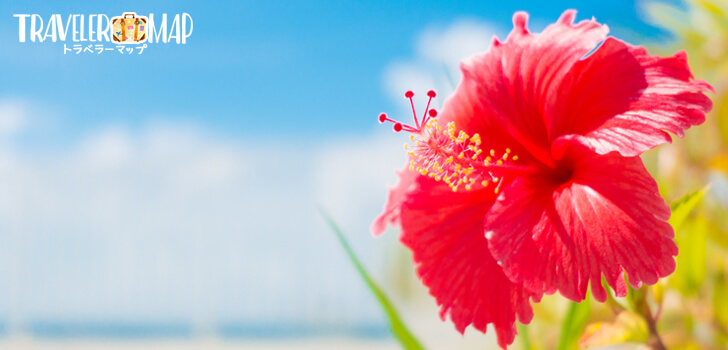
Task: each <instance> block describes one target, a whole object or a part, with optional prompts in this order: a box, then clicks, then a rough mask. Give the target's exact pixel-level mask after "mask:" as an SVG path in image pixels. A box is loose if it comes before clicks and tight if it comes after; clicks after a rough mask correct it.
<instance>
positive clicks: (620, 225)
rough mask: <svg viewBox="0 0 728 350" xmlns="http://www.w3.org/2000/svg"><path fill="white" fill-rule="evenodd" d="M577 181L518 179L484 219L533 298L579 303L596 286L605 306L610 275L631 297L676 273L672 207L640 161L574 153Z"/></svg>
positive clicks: (513, 274) (492, 241) (501, 255)
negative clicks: (633, 290)
mask: <svg viewBox="0 0 728 350" xmlns="http://www.w3.org/2000/svg"><path fill="white" fill-rule="evenodd" d="M566 156H567V159H568V160H570V161H572V162H573V169H574V172H573V175H572V177H571V179H570V180H568V181H567V182H566V183H564V184H563V185H559V184H556V183H555V182H554V181H548V180H544V179H543V178H519V179H517V180H515V181H514V182H513V183H512V184H511V185H510V186H509V187H507V188H506V189H505V190H504V192H503V194H502V195H501V197H499V199H498V201H497V202H496V203H495V204H494V205H493V207H492V209H491V211H490V212H489V213H488V216H487V217H486V225H485V228H486V231H487V234H486V236H487V237H489V247H490V251H491V253H492V254H493V256H494V257H495V258H496V259H497V260H498V261H499V262H501V263H502V266H503V267H504V271H505V273H506V274H507V275H508V277H509V278H510V279H511V280H512V281H514V282H516V283H523V286H524V287H526V288H529V289H531V290H533V291H535V292H545V293H553V292H554V291H556V290H558V291H560V292H561V294H563V295H564V296H565V297H567V298H569V299H571V300H574V301H580V300H583V299H584V297H585V295H586V290H587V284H588V283H589V282H591V287H592V293H593V294H594V296H595V298H596V299H597V300H599V301H604V300H605V299H606V294H605V291H604V289H603V288H602V286H601V276H602V274H603V275H604V276H605V278H606V280H607V282H608V283H609V285H610V286H612V288H614V289H616V290H617V294H619V295H624V294H625V293H626V290H625V286H624V282H623V281H622V279H621V278H622V271H624V272H626V273H627V275H628V278H629V282H630V284H632V285H633V286H634V287H639V285H640V284H641V283H642V282H644V283H647V284H654V283H655V282H657V279H658V278H660V277H664V276H667V275H669V274H670V273H672V271H673V270H674V269H675V261H674V259H673V256H675V255H677V247H676V246H675V243H674V242H673V240H672V238H673V230H672V228H671V227H670V225H669V224H667V223H666V220H667V219H668V218H669V216H670V209H669V207H668V206H667V205H666V204H665V201H664V200H663V199H662V197H660V194H659V192H658V190H657V184H656V183H655V181H654V180H653V179H652V177H650V175H649V174H648V173H647V171H646V170H645V168H644V166H643V165H642V162H641V160H640V159H639V158H638V157H629V158H626V157H622V156H620V155H619V154H617V153H610V154H608V155H594V154H593V153H591V151H587V150H584V149H582V150H581V152H579V154H577V152H576V151H573V152H569V153H568V154H567V155H566Z"/></svg>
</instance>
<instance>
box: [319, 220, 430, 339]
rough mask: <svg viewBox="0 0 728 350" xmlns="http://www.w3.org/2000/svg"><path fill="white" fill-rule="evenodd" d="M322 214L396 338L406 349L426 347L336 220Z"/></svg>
mask: <svg viewBox="0 0 728 350" xmlns="http://www.w3.org/2000/svg"><path fill="white" fill-rule="evenodd" d="M321 214H322V215H323V216H324V218H325V219H326V222H327V223H328V224H329V227H331V229H332V230H333V231H334V233H336V237H337V238H338V239H339V242H340V243H341V246H342V247H343V248H344V251H346V255H347V256H349V260H351V262H352V263H353V264H354V267H356V270H357V271H358V272H359V275H360V276H361V278H362V279H363V280H364V282H365V283H366V285H367V287H369V290H370V291H371V292H372V294H374V296H375V297H376V298H377V301H378V302H379V306H381V307H382V309H383V310H384V313H385V314H386V315H387V319H388V320H389V327H390V330H391V331H392V334H394V336H395V338H397V340H398V341H399V343H400V344H401V345H402V347H403V348H404V349H407V350H421V349H424V347H423V346H422V345H421V344H420V342H419V341H418V340H417V339H416V338H415V337H414V336H413V335H412V333H410V331H409V330H408V329H407V327H406V326H405V324H404V322H402V319H401V318H400V317H399V314H398V313H397V310H396V309H395V308H394V306H393V305H392V303H391V302H390V301H389V298H387V296H386V295H385V294H384V292H383V291H382V289H381V288H379V286H378V285H377V284H376V283H375V282H374V280H373V279H372V278H371V277H370V276H369V273H367V271H366V270H365V269H364V266H362V264H361V262H359V259H358V258H357V257H356V255H355V254H354V251H353V250H352V249H351V246H349V242H347V241H346V238H344V234H343V233H342V232H341V229H339V226H338V225H336V223H335V222H334V220H333V219H332V218H331V217H330V216H329V215H328V214H326V213H325V212H324V211H323V210H322V211H321Z"/></svg>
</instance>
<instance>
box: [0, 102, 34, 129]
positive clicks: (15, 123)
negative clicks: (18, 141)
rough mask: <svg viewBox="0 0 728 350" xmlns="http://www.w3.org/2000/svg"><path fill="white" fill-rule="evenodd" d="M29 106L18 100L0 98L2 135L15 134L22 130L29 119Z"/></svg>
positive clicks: (0, 127)
mask: <svg viewBox="0 0 728 350" xmlns="http://www.w3.org/2000/svg"><path fill="white" fill-rule="evenodd" d="M29 114H30V113H29V108H28V106H27V105H26V104H25V103H23V102H21V101H18V100H12V99H2V100H0V135H2V136H5V135H8V134H14V133H16V132H18V131H20V130H22V129H23V128H24V127H25V126H26V125H27V123H28V119H29Z"/></svg>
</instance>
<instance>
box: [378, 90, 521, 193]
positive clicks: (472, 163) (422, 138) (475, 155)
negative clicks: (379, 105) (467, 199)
mask: <svg viewBox="0 0 728 350" xmlns="http://www.w3.org/2000/svg"><path fill="white" fill-rule="evenodd" d="M404 96H405V98H408V99H409V100H410V104H411V106H412V115H413V118H414V124H415V125H414V126H412V125H407V124H404V123H401V122H398V121H396V120H393V119H390V118H389V117H388V116H387V114H386V113H382V114H380V115H379V122H380V123H384V122H391V123H392V124H393V125H394V126H393V127H394V131H396V132H400V131H403V130H404V131H406V132H409V133H410V134H411V135H410V141H411V142H412V144H405V146H404V147H405V149H406V150H407V153H408V154H409V156H410V166H409V169H410V171H417V172H419V173H420V174H422V175H424V176H429V177H431V178H433V179H434V180H435V181H443V182H445V183H446V184H447V185H448V186H449V187H450V188H451V189H452V190H453V191H458V190H459V189H461V188H464V189H465V190H472V189H479V188H485V187H488V186H489V185H490V184H495V189H494V190H493V191H494V192H495V193H496V194H497V193H499V192H500V190H501V188H502V186H503V183H504V177H506V176H514V175H518V174H523V173H525V172H531V171H532V169H531V168H529V167H524V166H519V165H516V164H515V162H516V161H517V160H518V156H517V155H512V154H511V150H510V149H509V148H506V149H505V150H503V151H502V152H497V151H496V150H495V149H491V150H490V151H489V152H487V153H485V152H484V151H483V149H481V144H482V140H481V138H480V135H479V134H477V133H476V134H473V135H472V136H470V135H468V134H467V133H466V132H465V131H463V130H460V131H458V130H457V128H456V126H455V122H449V123H447V125H446V126H445V127H444V128H443V127H442V126H441V125H440V124H439V123H438V121H437V119H436V118H435V117H436V116H437V111H436V110H435V109H430V102H432V99H433V98H434V97H435V96H436V93H435V91H432V90H430V91H429V92H428V93H427V96H428V97H429V100H428V101H427V107H426V108H425V113H424V115H423V116H422V119H421V120H418V119H417V114H416V112H415V106H414V102H413V101H412V97H413V96H414V93H413V92H412V91H407V92H406V93H405V95H404ZM498 154H499V156H498Z"/></svg>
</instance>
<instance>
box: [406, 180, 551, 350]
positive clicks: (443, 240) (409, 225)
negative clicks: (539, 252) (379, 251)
mask: <svg viewBox="0 0 728 350" xmlns="http://www.w3.org/2000/svg"><path fill="white" fill-rule="evenodd" d="M416 183H417V184H418V185H417V186H419V188H417V189H416V190H415V191H413V192H412V193H411V194H410V195H409V197H408V199H407V200H406V201H405V202H404V204H403V205H402V208H401V212H400V220H401V224H402V237H401V240H402V243H404V244H405V245H406V246H407V247H409V248H410V249H411V250H412V252H413V256H414V261H415V264H416V266H417V273H418V275H419V276H420V278H421V279H422V282H423V283H424V284H425V285H426V286H427V287H428V288H429V289H430V294H432V295H433V296H434V297H435V298H436V300H437V303H438V305H440V314H441V316H442V317H443V318H445V317H446V315H448V314H449V315H450V319H452V321H453V323H454V324H455V327H456V328H457V330H458V331H460V332H461V333H462V332H464V331H465V328H466V327H467V326H469V325H473V327H474V328H475V329H478V330H480V331H482V332H483V333H485V331H486V329H487V325H488V323H492V324H493V325H494V326H495V331H496V335H497V337H498V344H499V345H500V346H501V347H503V348H505V347H506V345H508V344H510V343H512V342H513V339H514V337H515V334H516V327H515V321H516V315H517V316H518V319H519V320H520V321H521V322H522V323H528V322H530V320H531V318H532V317H533V312H532V310H531V306H530V304H529V297H533V298H534V299H536V300H538V299H540V295H537V294H534V293H531V292H528V291H526V290H525V289H524V288H522V287H521V286H519V285H516V284H514V283H512V282H511V281H509V280H508V278H507V277H506V276H505V274H504V273H503V270H502V269H501V267H500V266H498V265H497V264H496V263H495V260H493V258H492V257H491V255H490V252H489V251H488V242H487V241H486V239H485V237H484V236H483V218H484V216H485V213H486V212H487V211H488V209H489V208H490V206H491V204H492V203H493V201H494V194H493V191H492V190H488V189H486V190H482V191H473V192H467V193H454V192H452V190H450V188H448V187H447V186H446V185H444V184H442V183H440V182H434V181H433V180H431V179H428V178H426V177H424V176H419V177H418V180H417V181H416Z"/></svg>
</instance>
